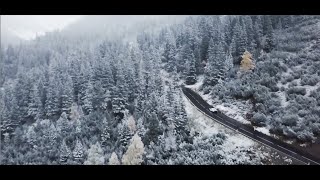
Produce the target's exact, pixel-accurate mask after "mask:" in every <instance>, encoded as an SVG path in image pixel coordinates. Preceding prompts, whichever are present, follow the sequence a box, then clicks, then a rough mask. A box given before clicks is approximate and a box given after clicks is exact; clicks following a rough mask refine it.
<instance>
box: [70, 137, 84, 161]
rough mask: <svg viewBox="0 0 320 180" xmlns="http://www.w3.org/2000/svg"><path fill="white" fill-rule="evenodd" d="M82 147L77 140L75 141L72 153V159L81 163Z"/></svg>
mask: <svg viewBox="0 0 320 180" xmlns="http://www.w3.org/2000/svg"><path fill="white" fill-rule="evenodd" d="M83 153H84V152H83V145H82V143H81V141H80V140H79V139H77V141H76V146H75V148H74V150H73V152H72V155H73V158H74V159H75V160H77V161H80V162H82V160H83Z"/></svg>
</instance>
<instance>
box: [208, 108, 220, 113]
mask: <svg viewBox="0 0 320 180" xmlns="http://www.w3.org/2000/svg"><path fill="white" fill-rule="evenodd" d="M209 110H210V111H211V112H213V113H217V112H218V111H219V110H218V109H217V108H210V109H209Z"/></svg>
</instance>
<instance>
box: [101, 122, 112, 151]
mask: <svg viewBox="0 0 320 180" xmlns="http://www.w3.org/2000/svg"><path fill="white" fill-rule="evenodd" d="M103 125H104V128H103V131H102V134H101V145H102V146H103V147H106V146H108V145H111V144H110V143H111V142H110V141H111V140H110V132H111V128H110V123H109V121H107V119H106V118H104V119H103Z"/></svg>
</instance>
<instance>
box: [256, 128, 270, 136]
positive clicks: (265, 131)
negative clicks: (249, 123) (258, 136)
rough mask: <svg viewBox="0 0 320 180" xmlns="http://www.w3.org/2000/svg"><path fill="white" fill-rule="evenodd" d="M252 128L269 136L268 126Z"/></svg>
mask: <svg viewBox="0 0 320 180" xmlns="http://www.w3.org/2000/svg"><path fill="white" fill-rule="evenodd" d="M254 129H255V130H256V131H259V132H261V133H263V134H265V135H268V136H271V134H270V132H269V128H268V127H254Z"/></svg>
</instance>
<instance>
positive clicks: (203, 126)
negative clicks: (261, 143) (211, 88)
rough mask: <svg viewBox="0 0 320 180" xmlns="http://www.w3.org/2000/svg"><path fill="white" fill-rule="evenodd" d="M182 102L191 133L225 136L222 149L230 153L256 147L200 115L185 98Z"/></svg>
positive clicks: (250, 141)
mask: <svg viewBox="0 0 320 180" xmlns="http://www.w3.org/2000/svg"><path fill="white" fill-rule="evenodd" d="M183 100H184V102H185V108H186V112H187V116H188V119H189V120H191V121H190V122H189V123H190V127H191V132H198V133H200V134H203V135H207V136H210V135H214V134H217V133H223V134H225V135H226V136H227V140H226V142H225V143H224V144H223V147H224V148H223V149H225V150H226V151H231V150H233V149H235V148H237V147H245V148H249V147H253V146H255V145H256V143H255V142H254V141H253V140H251V139H249V138H247V137H245V136H243V135H241V134H239V133H237V132H235V131H233V130H231V129H228V128H226V127H224V126H223V125H220V124H219V123H217V122H215V121H214V120H212V119H211V118H209V117H207V116H205V115H204V114H202V113H201V112H200V111H199V110H198V109H197V108H196V107H194V106H193V105H192V104H191V103H190V102H189V100H188V99H187V98H186V97H185V96H183Z"/></svg>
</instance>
